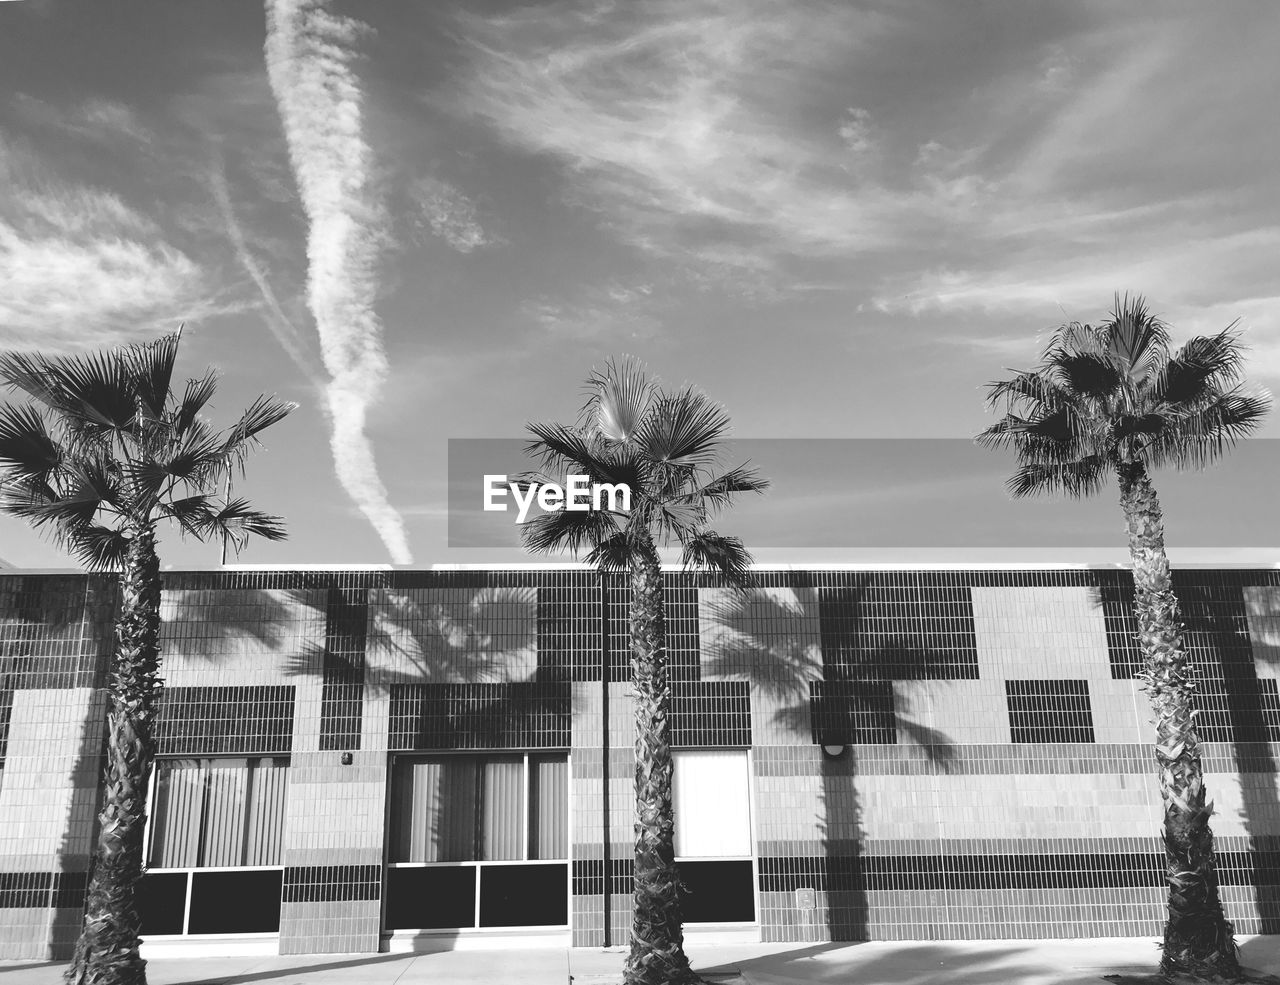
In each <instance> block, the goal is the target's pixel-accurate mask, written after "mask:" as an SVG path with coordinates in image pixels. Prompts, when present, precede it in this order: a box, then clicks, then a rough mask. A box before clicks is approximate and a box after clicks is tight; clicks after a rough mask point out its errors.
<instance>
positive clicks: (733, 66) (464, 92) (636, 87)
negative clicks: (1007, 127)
mask: <svg viewBox="0 0 1280 985" xmlns="http://www.w3.org/2000/svg"><path fill="white" fill-rule="evenodd" d="M463 29H464V32H465V34H466V35H467V37H468V39H469V41H470V45H471V52H472V58H471V63H470V66H469V69H468V71H466V72H465V74H464V75H463V76H462V78H461V79H460V82H459V84H460V95H459V96H458V98H457V100H456V103H455V109H457V111H458V112H460V113H462V114H465V115H469V116H471V117H475V118H479V119H481V120H484V121H487V123H488V124H489V125H491V126H492V127H493V128H494V129H496V130H497V132H498V133H499V134H500V135H501V136H502V137H503V138H504V139H506V140H507V141H509V142H510V143H511V144H513V145H515V146H517V147H520V148H522V149H524V150H527V151H531V152H535V153H542V154H548V155H552V156H553V157H554V158H556V159H558V160H559V161H560V162H562V164H563V166H564V167H565V168H566V171H567V173H568V174H569V175H570V178H571V180H573V182H574V185H575V194H578V195H580V196H581V200H582V202H583V203H584V204H586V205H588V206H590V207H592V208H594V209H596V210H598V211H599V212H600V213H601V214H602V216H603V217H604V219H605V222H606V223H607V224H608V225H609V226H610V227H611V228H613V229H615V230H616V231H617V232H618V233H619V234H620V235H621V236H622V237H623V238H624V239H626V240H627V241H629V242H630V243H632V244H633V245H636V246H638V247H640V248H642V249H644V250H646V251H649V252H652V253H657V254H660V255H664V256H669V257H673V258H679V259H689V258H692V259H701V258H702V257H703V255H704V254H706V253H708V252H710V253H712V254H714V255H715V256H717V257H718V258H719V259H720V260H723V258H724V257H726V256H731V255H732V254H733V252H734V251H735V249H738V248H740V247H741V246H742V245H743V243H744V237H745V239H746V240H748V241H749V243H750V246H751V247H752V251H753V252H754V253H755V255H756V256H763V257H767V258H769V261H770V262H772V260H773V259H774V258H778V257H785V256H791V255H796V256H813V255H818V256H829V255H833V254H835V255H843V254H847V253H848V252H850V251H858V250H863V249H871V248H873V247H874V246H876V245H878V244H880V243H882V242H883V240H884V237H885V236H886V235H889V234H890V233H891V232H892V227H891V226H889V225H888V224H887V223H885V222H884V221H883V217H882V216H881V215H880V209H879V206H878V205H877V204H876V200H875V197H874V196H868V195H864V194H861V193H860V191H859V189H858V188H857V187H855V186H851V185H850V184H849V180H848V175H847V174H846V173H845V172H843V171H842V170H841V169H840V168H839V167H838V165H836V164H834V163H833V160H834V159H835V158H836V157H838V156H839V155H840V153H841V152H842V151H843V153H844V154H845V155H847V154H848V149H847V146H845V144H846V143H847V142H849V141H853V142H854V143H859V144H860V146H864V147H865V146H869V143H870V139H871V138H870V135H869V131H868V130H867V118H866V117H864V116H861V115H859V112H858V111H853V112H852V115H850V114H848V113H845V111H844V110H843V109H842V110H840V111H839V113H840V114H843V115H833V117H832V119H831V121H830V128H829V129H828V130H827V132H826V133H825V134H815V133H814V132H812V131H811V130H809V129H806V128H805V127H803V126H801V125H800V124H799V123H797V121H796V119H795V118H796V116H797V113H796V107H795V106H794V105H793V104H792V103H791V102H790V101H789V100H790V99H793V98H794V95H793V94H794V93H795V91H796V87H795V85H794V83H795V81H796V79H797V77H798V76H800V75H802V74H803V73H805V72H808V71H811V70H813V69H815V68H816V67H820V66H822V65H823V64H824V63H825V64H838V63H839V61H840V60H841V59H846V58H848V57H850V55H851V53H852V52H853V51H856V50H857V49H858V47H859V46H860V45H863V44H866V43H868V42H869V41H871V40H872V39H873V38H874V36H875V34H876V32H877V29H878V19H877V15H873V14H869V13H866V12H863V11H858V10H855V9H853V8H852V7H851V6H850V5H845V4H838V3H837V4H822V5H813V6H811V7H806V8H805V11H804V12H803V14H800V15H798V14H797V11H796V8H795V7H794V5H792V4H789V3H785V2H779V0H754V2H732V3H730V2H722V0H701V2H695V3H683V2H675V0H656V2H649V3H634V4H616V5H615V4H607V3H599V4H595V5H593V6H591V7H589V8H585V9H584V8H583V7H581V6H577V5H574V6H570V5H566V4H563V3H561V4H552V5H550V6H547V5H540V6H538V7H536V8H526V9H525V10H522V11H518V12H514V13H506V14H503V15H500V16H494V17H489V18H481V17H479V16H469V17H467V18H466V19H465V21H464V28H463ZM841 131H847V135H846V134H844V133H842V132H841ZM833 172H835V173H836V174H837V176H838V177H837V178H835V179H833V176H832V173H833Z"/></svg>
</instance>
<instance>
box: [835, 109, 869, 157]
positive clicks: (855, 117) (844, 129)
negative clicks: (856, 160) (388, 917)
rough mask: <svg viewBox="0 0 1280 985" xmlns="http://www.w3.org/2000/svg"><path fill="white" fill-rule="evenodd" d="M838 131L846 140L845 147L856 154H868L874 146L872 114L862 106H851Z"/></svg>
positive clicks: (841, 137) (842, 138)
mask: <svg viewBox="0 0 1280 985" xmlns="http://www.w3.org/2000/svg"><path fill="white" fill-rule="evenodd" d="M836 133H838V134H839V135H840V139H841V140H843V141H844V145H845V147H847V148H849V150H850V151H851V152H852V153H854V154H857V155H862V154H866V153H868V152H869V151H871V150H872V148H873V147H874V144H873V143H872V140H871V114H870V113H868V112H867V111H866V110H865V109H861V108H860V107H857V106H850V107H849V109H848V116H847V119H845V121H844V122H843V123H841V124H840V128H839V129H838V130H837V131H836Z"/></svg>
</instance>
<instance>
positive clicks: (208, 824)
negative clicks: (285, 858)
mask: <svg viewBox="0 0 1280 985" xmlns="http://www.w3.org/2000/svg"><path fill="white" fill-rule="evenodd" d="M248 793H249V762H248V760H245V759H219V760H214V761H213V762H211V763H210V764H209V766H208V771H207V778H206V781H205V802H204V803H205V806H204V825H203V829H204V830H203V834H204V851H203V852H202V855H203V858H202V860H201V864H202V865H243V864H244V861H243V859H244V855H245V844H244V821H245V814H246V813H247V811H246V808H247V807H248Z"/></svg>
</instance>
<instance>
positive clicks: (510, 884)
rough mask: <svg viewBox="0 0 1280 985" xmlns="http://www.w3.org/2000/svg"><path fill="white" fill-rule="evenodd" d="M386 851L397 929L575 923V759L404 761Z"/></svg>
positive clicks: (395, 779) (513, 756)
mask: <svg viewBox="0 0 1280 985" xmlns="http://www.w3.org/2000/svg"><path fill="white" fill-rule="evenodd" d="M388 852H389V855H390V858H389V862H390V865H389V872H388V885H387V922H388V925H389V927H390V928H391V929H392V930H400V929H403V930H432V929H458V928H465V927H525V926H555V927H560V926H564V925H566V924H568V922H569V910H568V878H569V873H568V865H567V863H566V860H567V859H568V857H569V759H568V756H567V755H566V754H565V753H528V754H526V753H503V754H496V755H443V756H400V757H397V758H396V760H395V762H394V764H393V766H392V775H391V819H390V838H389V843H388Z"/></svg>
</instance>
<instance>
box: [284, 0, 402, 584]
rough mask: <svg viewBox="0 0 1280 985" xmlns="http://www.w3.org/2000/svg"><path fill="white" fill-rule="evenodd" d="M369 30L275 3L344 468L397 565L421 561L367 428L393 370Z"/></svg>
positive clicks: (291, 137) (320, 11) (310, 293)
mask: <svg viewBox="0 0 1280 985" xmlns="http://www.w3.org/2000/svg"><path fill="white" fill-rule="evenodd" d="M366 32H367V28H365V27H364V26H363V25H362V24H360V23H359V22H358V21H354V20H351V19H349V18H344V17H339V16H336V15H334V14H332V13H331V12H330V11H329V10H328V9H327V8H326V6H325V4H324V2H323V0H268V3H267V41H266V60H267V75H268V79H269V81H270V84H271V91H272V92H273V93H274V95H275V98H276V102H277V105H278V107H279V110H280V116H281V118H282V119H283V121H284V131H285V138H286V140H287V142H288V146H289V157H290V160H291V162H292V164H293V170H294V175H295V177H296V179H297V183H298V189H299V192H300V194H301V198H302V205H303V209H304V210H305V211H306V214H307V219H308V222H309V229H308V236H307V259H308V265H309V266H308V276H307V299H308V304H309V306H310V308H311V313H312V316H313V317H314V318H315V322H316V329H317V331H318V333H319V336H320V350H321V357H322V359H323V360H324V365H325V368H326V370H327V371H328V373H329V376H330V382H329V384H328V387H327V396H328V408H329V416H330V420H331V422H332V433H331V436H330V447H331V449H332V451H333V457H334V464H335V467H336V471H337V475H338V479H339V481H340V482H341V483H342V486H343V488H344V489H346V491H347V493H348V495H350V496H351V497H352V499H353V500H354V501H355V503H356V505H357V506H358V507H359V508H360V510H361V512H362V513H364V515H365V516H366V517H367V518H368V520H369V522H370V523H371V524H372V525H373V527H374V529H375V530H376V531H377V533H378V536H379V537H381V538H382V541H383V543H384V544H385V545H386V548H387V550H388V552H389V553H390V554H391V558H392V561H393V562H395V563H396V564H410V563H412V555H411V554H410V551H409V545H408V540H407V538H406V536H405V530H404V521H403V519H402V518H401V516H400V514H399V513H397V512H396V511H395V509H394V508H393V507H392V506H391V504H390V502H389V501H388V498H387V490H386V487H385V486H384V485H383V483H382V480H381V478H380V477H379V475H378V469H377V463H376V462H375V460H374V455H373V448H372V445H371V443H370V441H369V437H368V435H367V434H366V433H365V421H366V415H367V412H368V408H369V404H370V402H371V400H372V399H373V397H374V396H375V395H376V394H377V393H378V392H379V390H380V389H381V388H382V386H383V384H384V383H385V381H386V378H387V371H388V366H387V357H386V354H385V352H384V350H383V346H382V325H381V322H380V321H379V319H378V316H377V314H376V312H375V311H374V300H375V297H376V293H377V270H376V267H377V261H378V254H379V250H380V248H381V244H382V243H383V242H384V239H385V232H384V223H385V217H384V216H383V215H382V213H381V209H380V208H379V203H378V201H377V199H376V196H375V194H374V192H373V186H374V167H373V154H372V151H371V149H370V147H369V145H368V143H367V142H366V141H365V138H364V134H363V124H362V109H363V95H362V93H361V89H360V82H359V79H358V78H357V76H356V74H355V71H354V69H353V62H354V61H355V57H356V56H355V51H354V47H353V46H354V44H355V42H356V41H357V40H358V39H359V38H360V37H361V36H362V35H363V34H365V33H366Z"/></svg>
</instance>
